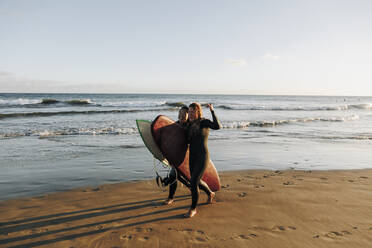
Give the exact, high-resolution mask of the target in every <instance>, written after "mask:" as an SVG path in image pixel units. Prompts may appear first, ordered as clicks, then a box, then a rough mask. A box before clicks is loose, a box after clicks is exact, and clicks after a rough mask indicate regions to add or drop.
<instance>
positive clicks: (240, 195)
mask: <svg viewBox="0 0 372 248" xmlns="http://www.w3.org/2000/svg"><path fill="white" fill-rule="evenodd" d="M246 195H247V193H246V192H242V193H239V194H238V196H239V197H245V196H246Z"/></svg>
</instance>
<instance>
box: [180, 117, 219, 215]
mask: <svg viewBox="0 0 372 248" xmlns="http://www.w3.org/2000/svg"><path fill="white" fill-rule="evenodd" d="M211 113H212V117H213V122H212V121H210V120H208V119H204V118H202V119H198V120H195V121H192V122H190V123H189V124H188V128H187V138H188V142H189V144H190V157H189V166H190V175H191V194H192V204H191V209H195V208H196V205H197V203H198V200H199V190H198V186H199V187H200V188H201V189H203V190H204V191H205V192H207V194H208V195H209V194H210V193H211V192H212V191H211V190H210V189H209V187H208V185H207V184H206V183H205V182H203V181H201V180H200V179H201V178H202V176H203V174H204V171H205V169H206V167H207V164H208V161H209V152H208V135H209V128H211V129H214V130H217V129H220V127H221V125H220V123H219V121H218V119H217V117H216V115H215V114H214V111H211Z"/></svg>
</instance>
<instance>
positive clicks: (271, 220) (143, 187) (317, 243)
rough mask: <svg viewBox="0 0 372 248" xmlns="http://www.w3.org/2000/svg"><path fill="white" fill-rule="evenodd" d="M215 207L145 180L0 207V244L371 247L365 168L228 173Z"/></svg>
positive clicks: (370, 188) (370, 176)
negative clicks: (194, 203)
mask: <svg viewBox="0 0 372 248" xmlns="http://www.w3.org/2000/svg"><path fill="white" fill-rule="evenodd" d="M221 184H222V189H221V191H219V192H217V194H216V198H215V203H214V204H211V205H207V204H205V202H206V200H207V197H206V195H205V194H204V193H202V192H201V197H200V203H201V204H200V205H199V206H198V214H197V215H196V216H195V217H194V218H191V219H185V218H184V217H183V214H184V213H186V212H187V210H188V208H189V205H190V202H191V198H190V195H189V191H188V189H187V188H185V187H180V186H179V187H178V190H177V193H176V196H177V198H176V201H175V202H174V203H173V204H172V205H169V206H164V205H162V202H163V201H164V200H165V198H166V197H167V195H168V193H167V191H166V190H167V189H166V190H165V191H162V190H160V189H159V188H158V187H157V186H156V183H155V181H154V180H151V181H142V182H135V183H121V184H110V185H102V186H99V187H95V188H79V189H75V190H72V191H67V192H62V193H53V194H49V195H45V196H41V197H34V198H23V199H16V200H8V201H2V202H0V247H58V248H61V247H66V248H72V247H74V248H77V247H109V248H114V247H115V248H116V247H276V248H277V247H327V248H329V247H371V246H372V170H354V171H291V170H289V171H251V170H247V171H234V172H225V173H222V174H221Z"/></svg>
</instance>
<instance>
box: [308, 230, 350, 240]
mask: <svg viewBox="0 0 372 248" xmlns="http://www.w3.org/2000/svg"><path fill="white" fill-rule="evenodd" d="M351 234H352V233H351V232H349V231H347V230H344V231H340V232H338V231H330V232H328V233H326V234H323V235H322V236H324V237H325V238H330V239H337V238H341V237H343V236H345V235H351ZM313 238H320V235H319V234H318V235H315V236H313Z"/></svg>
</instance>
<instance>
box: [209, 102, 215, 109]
mask: <svg viewBox="0 0 372 248" xmlns="http://www.w3.org/2000/svg"><path fill="white" fill-rule="evenodd" d="M208 108H209V110H210V111H214V109H213V105H212V104H211V103H208Z"/></svg>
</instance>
